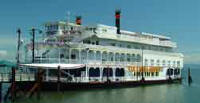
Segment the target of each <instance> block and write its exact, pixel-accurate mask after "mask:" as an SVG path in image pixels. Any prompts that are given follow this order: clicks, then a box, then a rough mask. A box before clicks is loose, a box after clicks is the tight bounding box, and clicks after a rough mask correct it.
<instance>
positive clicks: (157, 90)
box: [18, 70, 200, 103]
mask: <svg viewBox="0 0 200 103" xmlns="http://www.w3.org/2000/svg"><path fill="white" fill-rule="evenodd" d="M196 71H197V72H195V73H196V74H195V73H194V74H193V79H194V81H195V82H194V83H193V84H192V85H191V86H190V87H189V86H188V84H187V83H185V80H183V83H182V84H163V85H150V86H141V87H133V88H121V89H96V90H81V91H66V92H64V93H62V92H60V93H56V92H44V93H42V98H41V100H39V101H38V100H37V99H36V97H33V98H31V99H27V98H26V99H23V100H18V103H196V102H197V101H198V100H199V95H200V82H199V81H200V78H199V77H198V74H199V73H200V70H196ZM193 72H194V70H193Z"/></svg>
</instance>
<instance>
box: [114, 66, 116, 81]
mask: <svg viewBox="0 0 200 103" xmlns="http://www.w3.org/2000/svg"><path fill="white" fill-rule="evenodd" d="M115 72H116V67H114V68H113V80H114V81H115V80H116V79H115V78H116V76H115Z"/></svg>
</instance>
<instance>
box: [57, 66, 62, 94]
mask: <svg viewBox="0 0 200 103" xmlns="http://www.w3.org/2000/svg"><path fill="white" fill-rule="evenodd" d="M60 77H61V72H60V66H58V77H57V91H58V92H59V91H60V84H61V83H60Z"/></svg>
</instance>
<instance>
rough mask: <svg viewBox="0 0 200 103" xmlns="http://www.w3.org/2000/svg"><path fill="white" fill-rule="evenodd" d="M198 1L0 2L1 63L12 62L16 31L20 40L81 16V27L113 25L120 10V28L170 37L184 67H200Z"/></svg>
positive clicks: (83, 0) (45, 0) (35, 0)
mask: <svg viewBox="0 0 200 103" xmlns="http://www.w3.org/2000/svg"><path fill="white" fill-rule="evenodd" d="M199 5H200V0H1V2H0V59H12V60H13V59H14V58H15V56H16V54H15V52H16V37H17V34H16V29H17V28H21V29H22V36H23V38H25V37H26V38H28V37H29V30H30V28H32V27H36V28H42V26H43V24H44V23H45V22H48V21H58V20H66V19H67V12H70V20H71V21H74V19H75V16H77V15H81V16H82V18H83V25H87V24H96V23H101V24H106V25H114V11H115V10H116V9H121V11H122V16H121V18H122V19H121V28H122V29H125V30H130V31H135V32H148V33H155V34H162V35H165V36H170V37H171V38H172V40H173V41H175V42H177V45H178V50H179V51H180V52H182V53H183V54H184V61H185V63H190V64H200V47H199V44H200V40H199V38H200V35H199V33H200V29H199V28H200V6H199Z"/></svg>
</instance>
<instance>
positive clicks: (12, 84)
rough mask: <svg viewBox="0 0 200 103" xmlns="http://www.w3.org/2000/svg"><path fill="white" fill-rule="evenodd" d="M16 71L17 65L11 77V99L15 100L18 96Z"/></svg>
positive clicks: (13, 68)
mask: <svg viewBox="0 0 200 103" xmlns="http://www.w3.org/2000/svg"><path fill="white" fill-rule="evenodd" d="M15 73H16V69H15V67H12V73H11V74H12V76H11V77H12V78H11V101H12V102H14V100H15V96H16V92H15V86H16V83H15Z"/></svg>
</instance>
